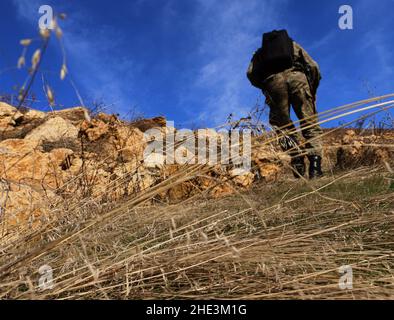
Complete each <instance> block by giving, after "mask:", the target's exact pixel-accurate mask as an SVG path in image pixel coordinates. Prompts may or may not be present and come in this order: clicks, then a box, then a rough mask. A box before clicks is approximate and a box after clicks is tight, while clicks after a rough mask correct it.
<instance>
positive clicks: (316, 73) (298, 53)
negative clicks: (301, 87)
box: [293, 41, 321, 88]
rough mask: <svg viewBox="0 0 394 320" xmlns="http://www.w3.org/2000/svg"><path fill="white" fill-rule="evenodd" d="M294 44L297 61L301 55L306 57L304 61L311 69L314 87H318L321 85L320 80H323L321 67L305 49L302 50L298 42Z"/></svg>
mask: <svg viewBox="0 0 394 320" xmlns="http://www.w3.org/2000/svg"><path fill="white" fill-rule="evenodd" d="M293 44H294V55H295V59H296V60H297V59H299V58H300V56H301V54H302V55H303V56H304V59H305V61H306V63H307V64H308V65H309V67H310V68H311V71H312V74H313V78H314V82H315V83H314V85H315V86H316V88H317V86H318V85H319V82H320V79H321V74H320V68H319V65H318V64H317V62H316V61H315V60H313V59H312V57H311V56H310V55H309V54H308V52H306V50H305V49H304V48H302V47H301V46H300V45H299V44H298V43H297V42H295V41H293Z"/></svg>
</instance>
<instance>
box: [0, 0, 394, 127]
mask: <svg viewBox="0 0 394 320" xmlns="http://www.w3.org/2000/svg"><path fill="white" fill-rule="evenodd" d="M42 4H49V5H51V6H53V8H54V9H55V10H56V11H58V12H65V13H67V15H68V18H67V20H66V21H64V22H62V24H61V25H62V29H63V32H64V41H65V49H66V53H67V60H68V69H69V74H70V77H69V78H68V79H67V80H65V81H63V82H61V81H59V79H58V74H59V70H60V67H61V64H62V58H61V52H60V49H59V46H58V45H57V43H56V42H55V41H54V42H53V43H52V44H51V46H50V48H49V52H48V55H47V56H46V59H45V62H44V65H43V68H42V71H43V74H44V77H45V79H46V81H48V83H49V84H50V85H51V86H52V87H53V88H54V90H55V95H56V99H57V102H58V103H59V104H61V105H64V106H75V105H79V102H78V98H77V96H76V94H75V92H74V90H73V88H72V86H71V84H70V82H69V81H68V80H69V79H72V80H73V81H74V83H75V85H76V87H77V88H78V90H79V92H80V94H81V96H82V97H83V99H84V101H85V103H88V102H91V101H93V100H95V99H97V100H100V99H102V100H104V101H105V102H106V103H107V104H108V105H110V108H109V109H108V112H117V113H120V114H123V115H124V114H126V113H127V112H129V111H130V110H135V109H136V110H137V111H138V112H140V113H142V114H144V115H145V116H148V117H150V116H157V115H164V116H166V117H167V118H168V119H169V120H174V121H175V123H176V125H177V126H183V127H190V126H213V125H217V124H221V123H224V122H225V120H226V118H227V116H228V114H229V113H233V114H235V115H236V116H237V117H241V116H244V115H245V114H246V113H247V112H248V111H249V110H250V109H251V108H252V107H253V106H254V105H255V103H256V101H257V99H261V93H260V92H259V91H258V90H257V89H255V88H253V87H252V86H251V85H250V84H249V82H248V80H247V78H246V75H245V72H246V68H247V66H248V63H249V61H250V58H251V55H252V53H253V51H254V50H255V49H256V48H258V47H259V45H260V43H261V35H262V33H263V32H266V31H270V30H272V29H281V28H286V29H288V31H289V33H290V35H291V36H292V37H293V38H294V39H295V40H296V41H297V42H299V43H300V44H301V45H302V46H303V47H304V48H305V49H306V50H307V51H308V52H309V53H310V55H311V56H312V57H313V58H314V59H315V60H316V61H317V62H318V63H319V65H320V67H321V72H322V76H323V80H322V82H321V87H320V89H319V92H318V109H319V111H322V110H326V109H328V108H332V107H335V106H339V105H342V104H345V103H349V102H353V101H356V100H360V99H364V98H367V97H370V96H371V95H381V94H386V93H391V92H394V90H393V81H392V79H393V75H394V66H393V62H394V41H393V40H394V34H393V32H392V30H393V29H394V19H392V17H391V13H392V12H393V9H394V0H380V1H372V0H352V1H343V0H341V1H337V0H326V1H307V0H304V1H302V0H297V1H296V0H221V1H218V0H128V1H126V0H125V1H123V0H117V1H107V0H101V1H98V0H95V1H93V0H68V1H60V0H45V1H43V0H2V1H1V2H0V11H1V12H2V19H0V27H1V30H2V32H1V38H0V39H1V40H0V94H1V93H10V92H12V90H13V86H14V85H16V84H21V82H23V80H24V78H25V77H26V70H15V68H14V69H12V68H13V67H15V65H16V62H17V60H18V57H19V55H20V53H21V49H22V48H21V46H20V45H19V40H21V39H24V38H30V37H34V36H35V35H36V29H37V24H38V19H39V16H40V15H39V14H38V8H39V6H40V5H42ZM342 4H349V5H351V6H352V7H353V10H354V29H353V30H346V31H344V30H340V29H339V28H338V19H339V17H340V15H339V13H338V8H339V6H340V5H342ZM32 53H33V50H32V48H30V51H28V55H27V61H28V62H29V60H30V56H31V54H32ZM10 68H11V69H10ZM33 91H34V92H35V93H36V94H37V96H38V97H39V98H41V99H39V100H40V101H39V102H37V103H36V104H35V107H36V108H41V109H47V108H48V107H47V103H46V102H45V101H44V99H43V96H42V80H41V75H40V77H38V79H37V82H36V84H35V86H34V88H33Z"/></svg>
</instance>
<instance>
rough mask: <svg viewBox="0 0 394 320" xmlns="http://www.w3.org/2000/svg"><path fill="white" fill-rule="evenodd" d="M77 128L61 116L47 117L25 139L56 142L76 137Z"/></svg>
mask: <svg viewBox="0 0 394 320" xmlns="http://www.w3.org/2000/svg"><path fill="white" fill-rule="evenodd" d="M78 132H79V130H78V129H77V128H76V127H75V126H74V125H72V124H71V123H70V122H68V121H66V120H64V119H63V118H61V117H54V118H50V119H48V120H47V121H46V122H44V123H43V124H42V125H40V126H38V127H37V128H35V129H33V130H32V131H31V132H30V133H29V134H27V135H26V137H25V139H28V140H36V141H45V142H58V141H63V140H66V139H77V137H78Z"/></svg>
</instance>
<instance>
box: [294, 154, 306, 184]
mask: <svg viewBox="0 0 394 320" xmlns="http://www.w3.org/2000/svg"><path fill="white" fill-rule="evenodd" d="M291 166H292V168H293V174H294V177H295V178H297V179H299V178H301V177H303V176H304V175H305V161H304V156H297V157H294V158H292V159H291Z"/></svg>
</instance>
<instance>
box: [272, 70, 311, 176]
mask: <svg viewBox="0 0 394 320" xmlns="http://www.w3.org/2000/svg"><path fill="white" fill-rule="evenodd" d="M264 94H265V96H266V98H267V100H266V103H267V104H268V105H269V107H270V115H269V121H270V124H271V126H272V127H273V128H274V130H275V131H276V133H277V134H278V136H279V143H280V145H281V148H282V150H283V151H285V152H288V153H289V155H290V156H291V158H292V166H293V168H294V175H295V177H299V176H300V175H301V176H303V175H304V173H305V164H304V157H303V156H302V157H300V156H299V155H300V153H301V150H300V148H299V146H298V137H297V133H296V130H295V126H294V123H293V122H292V121H291V118H290V103H289V88H288V84H287V77H286V76H285V75H284V74H283V73H279V74H276V75H275V76H273V77H271V78H269V79H268V80H267V81H266V82H265V83H264Z"/></svg>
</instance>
